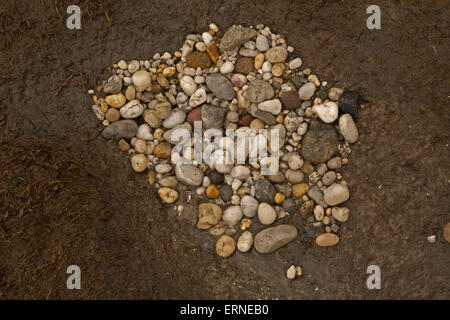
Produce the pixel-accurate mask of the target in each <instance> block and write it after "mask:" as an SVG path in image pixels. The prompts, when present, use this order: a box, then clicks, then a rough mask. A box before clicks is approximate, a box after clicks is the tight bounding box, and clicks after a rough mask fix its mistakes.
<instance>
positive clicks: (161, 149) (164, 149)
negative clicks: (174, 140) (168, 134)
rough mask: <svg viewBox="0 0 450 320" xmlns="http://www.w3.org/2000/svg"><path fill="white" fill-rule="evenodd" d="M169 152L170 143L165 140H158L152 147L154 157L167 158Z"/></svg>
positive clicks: (170, 149)
mask: <svg viewBox="0 0 450 320" xmlns="http://www.w3.org/2000/svg"><path fill="white" fill-rule="evenodd" d="M171 152H172V148H171V147H170V144H169V143H167V142H160V143H158V144H157V145H156V146H155V148H154V149H153V154H154V155H155V157H158V158H160V159H167V158H169V157H170V154H171Z"/></svg>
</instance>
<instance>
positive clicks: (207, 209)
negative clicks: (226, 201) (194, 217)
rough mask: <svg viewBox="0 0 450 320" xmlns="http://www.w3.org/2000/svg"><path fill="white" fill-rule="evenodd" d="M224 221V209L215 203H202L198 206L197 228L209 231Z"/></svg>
mask: <svg viewBox="0 0 450 320" xmlns="http://www.w3.org/2000/svg"><path fill="white" fill-rule="evenodd" d="M220 219H222V209H221V208H220V207H219V206H218V205H217V204H214V203H200V205H199V206H198V223H197V228H199V229H201V230H207V229H209V228H211V227H212V226H215V225H216V224H217V223H219V221H220Z"/></svg>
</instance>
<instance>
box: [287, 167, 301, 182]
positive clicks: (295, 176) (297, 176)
mask: <svg viewBox="0 0 450 320" xmlns="http://www.w3.org/2000/svg"><path fill="white" fill-rule="evenodd" d="M285 175H286V179H287V180H288V181H289V182H290V183H293V184H295V183H300V182H302V181H303V179H304V177H305V175H304V174H303V172H301V171H300V170H292V169H288V170H287V171H286V174H285Z"/></svg>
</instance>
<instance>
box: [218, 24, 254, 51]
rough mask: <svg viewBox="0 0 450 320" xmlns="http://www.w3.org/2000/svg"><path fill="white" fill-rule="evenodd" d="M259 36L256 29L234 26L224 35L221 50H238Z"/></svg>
mask: <svg viewBox="0 0 450 320" xmlns="http://www.w3.org/2000/svg"><path fill="white" fill-rule="evenodd" d="M257 34H258V33H257V32H256V30H255V29H250V28H244V27H243V26H232V27H231V28H229V29H228V30H227V31H226V32H225V34H224V35H223V37H222V40H221V41H220V50H223V51H228V50H232V49H234V48H237V47H239V46H240V45H242V44H244V43H246V42H247V41H250V40H251V39H253V38H254V37H256V35H257Z"/></svg>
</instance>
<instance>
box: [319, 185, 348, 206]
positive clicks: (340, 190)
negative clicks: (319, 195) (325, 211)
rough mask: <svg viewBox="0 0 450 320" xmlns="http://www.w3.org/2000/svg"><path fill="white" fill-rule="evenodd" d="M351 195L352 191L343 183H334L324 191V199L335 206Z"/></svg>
mask: <svg viewBox="0 0 450 320" xmlns="http://www.w3.org/2000/svg"><path fill="white" fill-rule="evenodd" d="M349 197H350V191H349V190H348V188H347V186H346V185H344V184H342V183H340V184H336V183H334V184H332V185H331V186H329V187H328V188H326V189H325V191H324V200H325V202H326V203H327V204H328V205H329V206H335V205H337V204H340V203H342V202H344V201H347V200H348V198H349Z"/></svg>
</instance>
